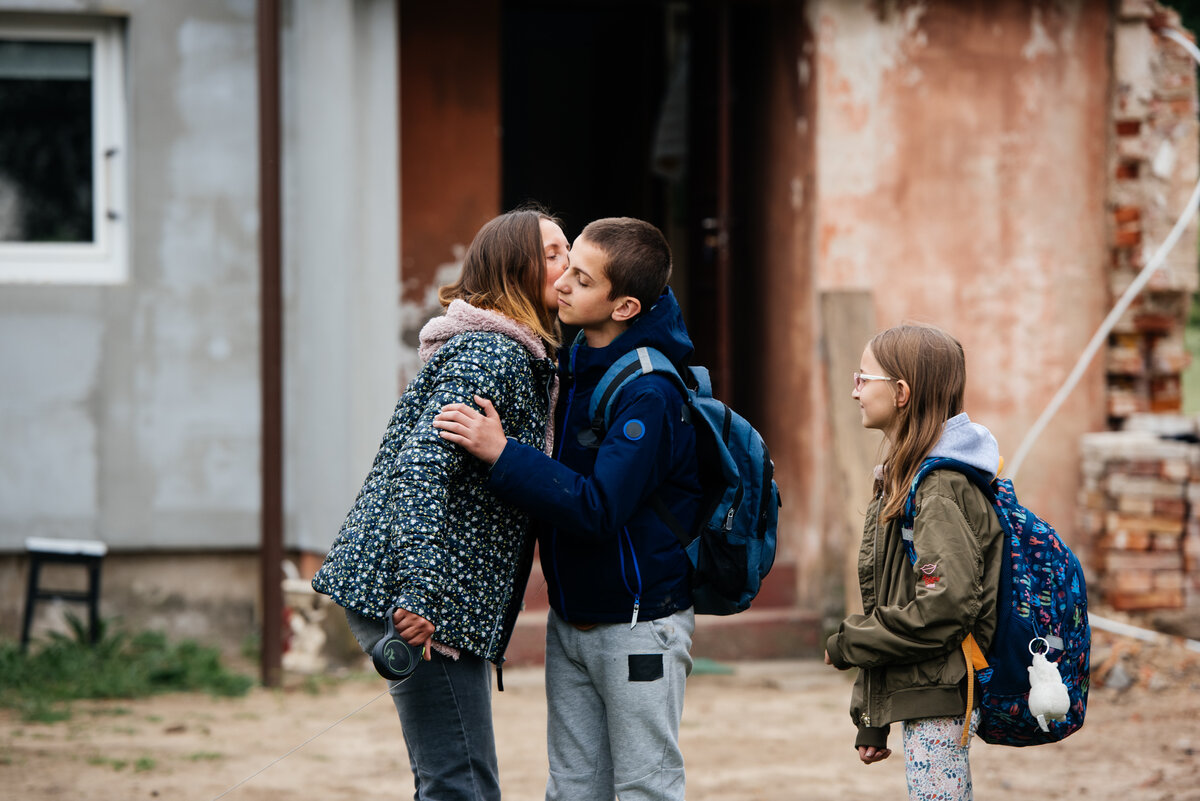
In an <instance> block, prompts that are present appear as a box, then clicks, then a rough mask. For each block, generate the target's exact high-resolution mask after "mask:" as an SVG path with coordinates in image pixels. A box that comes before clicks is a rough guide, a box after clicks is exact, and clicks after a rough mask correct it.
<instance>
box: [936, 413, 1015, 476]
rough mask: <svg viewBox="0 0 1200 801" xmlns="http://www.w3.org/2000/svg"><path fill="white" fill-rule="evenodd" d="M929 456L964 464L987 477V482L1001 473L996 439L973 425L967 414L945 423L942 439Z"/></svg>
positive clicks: (978, 426) (986, 431)
mask: <svg viewBox="0 0 1200 801" xmlns="http://www.w3.org/2000/svg"><path fill="white" fill-rule="evenodd" d="M929 455H930V456H931V457H934V456H940V457H945V458H949V459H956V460H958V461H960V462H964V463H965V464H969V465H970V466H971V467H974V468H975V469H976V470H979V471H981V472H983V473H986V474H987V476H988V478H995V477H996V475H997V474H998V473H999V472H1000V446H999V445H998V444H997V443H996V438H995V437H993V436H992V432H991V431H988V430H987V429H986V428H985V427H983V426H981V425H979V423H972V422H971V418H969V417H967V413H966V412H963V413H962V414H957V415H955V416H954V417H951V418H950V419H949V420H947V421H946V422H945V424H944V426H943V427H942V437H941V439H939V440H938V441H937V444H936V445H934V446H933V450H932V451H930V452H929Z"/></svg>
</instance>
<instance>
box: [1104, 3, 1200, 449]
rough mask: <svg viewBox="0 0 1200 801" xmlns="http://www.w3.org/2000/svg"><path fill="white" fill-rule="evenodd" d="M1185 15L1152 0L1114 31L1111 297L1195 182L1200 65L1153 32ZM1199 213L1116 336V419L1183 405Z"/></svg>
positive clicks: (1126, 9)
mask: <svg viewBox="0 0 1200 801" xmlns="http://www.w3.org/2000/svg"><path fill="white" fill-rule="evenodd" d="M1156 25H1168V26H1171V27H1174V28H1178V27H1179V17H1178V15H1177V14H1176V13H1175V12H1174V11H1171V10H1169V9H1165V8H1163V7H1162V6H1161V5H1159V4H1157V3H1153V2H1146V1H1145V0H1125V2H1123V3H1122V4H1121V7H1120V10H1119V16H1118V19H1117V21H1116V24H1115V31H1114V54H1113V82H1114V86H1113V95H1112V103H1113V106H1112V117H1111V120H1112V122H1111V124H1112V142H1113V145H1112V148H1111V166H1112V172H1111V176H1112V180H1111V183H1110V192H1109V209H1108V211H1109V218H1108V219H1109V232H1110V236H1109V242H1110V254H1111V271H1110V274H1109V284H1110V288H1111V291H1112V297H1113V299H1114V301H1115V299H1116V298H1117V297H1119V296H1120V295H1121V293H1123V292H1124V291H1125V289H1126V288H1127V287H1128V286H1129V284H1130V283H1131V282H1132V281H1133V279H1134V277H1135V276H1136V275H1137V273H1138V272H1139V271H1140V270H1141V269H1142V268H1143V267H1144V266H1145V265H1146V264H1147V263H1148V262H1149V261H1150V259H1151V258H1152V257H1153V255H1154V251H1155V250H1156V249H1157V248H1158V246H1159V245H1160V244H1161V243H1162V242H1163V240H1165V239H1166V237H1167V235H1168V233H1169V232H1170V230H1171V228H1172V226H1173V225H1174V224H1175V221H1176V219H1177V218H1178V216H1179V213H1180V212H1181V211H1182V209H1183V208H1184V206H1185V205H1186V204H1187V199H1188V197H1189V196H1190V194H1191V191H1192V188H1193V186H1194V185H1195V182H1196V180H1197V121H1196V110H1197V100H1196V79H1195V75H1196V64H1195V62H1194V61H1193V60H1192V58H1191V56H1189V55H1188V54H1187V53H1186V52H1185V51H1184V49H1183V48H1182V47H1180V46H1179V45H1178V44H1176V43H1175V42H1172V41H1170V40H1169V39H1165V38H1163V37H1161V36H1158V35H1157V34H1155V33H1154V30H1153V28H1154V26H1156ZM1196 237H1197V226H1196V221H1195V220H1193V221H1192V223H1191V225H1190V226H1189V227H1188V229H1187V230H1186V231H1185V233H1184V235H1183V237H1182V238H1181V239H1180V240H1179V243H1178V244H1177V245H1176V246H1175V248H1174V249H1173V250H1172V252H1171V254H1170V255H1169V256H1168V258H1167V260H1166V263H1165V265H1164V266H1163V267H1162V268H1160V269H1159V270H1158V271H1156V272H1155V274H1154V276H1153V278H1152V279H1151V281H1150V283H1149V285H1148V286H1147V288H1146V290H1145V291H1143V292H1142V294H1141V296H1140V297H1139V298H1138V299H1137V300H1135V301H1134V303H1133V305H1132V306H1131V307H1130V308H1129V310H1128V311H1127V312H1126V313H1125V315H1124V316H1123V318H1122V319H1121V320H1120V321H1119V322H1118V324H1117V326H1116V328H1114V330H1113V332H1112V334H1111V335H1110V338H1109V350H1108V362H1107V374H1108V414H1109V421H1110V425H1111V427H1113V428H1119V427H1120V426H1121V423H1122V421H1123V420H1124V419H1125V418H1127V417H1128V416H1129V415H1131V414H1136V413H1139V412H1179V411H1180V410H1181V409H1182V402H1183V398H1182V387H1181V382H1180V375H1181V373H1182V372H1183V370H1184V368H1185V367H1187V365H1188V362H1189V356H1188V353H1187V348H1186V347H1185V346H1184V338H1183V333H1184V327H1185V325H1186V321H1187V315H1188V310H1189V306H1190V301H1191V296H1192V293H1193V292H1195V291H1196V287H1197V271H1196V247H1197V239H1196Z"/></svg>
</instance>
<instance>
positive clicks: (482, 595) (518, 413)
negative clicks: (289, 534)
mask: <svg viewBox="0 0 1200 801" xmlns="http://www.w3.org/2000/svg"><path fill="white" fill-rule="evenodd" d="M420 354H421V357H422V359H424V360H425V365H424V367H422V369H421V371H420V372H419V373H418V374H417V376H416V378H414V379H413V380H412V382H411V383H410V384H409V386H408V388H407V389H406V390H405V392H404V394H403V395H402V396H401V397H400V400H399V402H398V403H397V404H396V410H395V412H394V413H393V415H392V419H391V422H390V423H389V424H388V427H387V432H386V433H385V434H384V437H383V443H382V444H381V445H380V447H379V452H378V454H377V455H376V457H375V461H374V464H373V465H372V467H371V471H370V473H369V474H368V475H367V478H366V481H365V483H364V484H363V487H362V489H361V490H360V491H359V493H358V497H357V498H356V499H355V501H354V505H353V507H352V508H351V510H350V513H349V515H348V516H347V517H346V521H345V522H344V523H343V524H342V528H341V530H340V531H339V532H338V535H337V538H336V539H335V540H334V542H333V545H332V546H331V548H330V550H329V554H328V555H327V556H326V558H325V562H324V564H323V565H322V566H321V568H320V570H318V571H317V574H316V576H315V577H314V578H313V581H312V586H313V588H314V589H315V590H317V592H321V593H325V594H327V595H329V596H331V597H332V598H333V600H334V601H335V602H337V603H338V604H339V605H341V606H343V607H345V608H347V609H351V610H353V611H355V612H357V613H359V614H360V615H363V616H365V617H370V618H382V617H383V616H384V615H385V614H387V612H388V609H389V608H391V607H393V606H398V607H401V608H403V609H407V610H409V611H412V612H415V613H417V614H418V615H420V616H422V617H424V618H426V619H427V620H429V621H430V622H432V623H433V624H434V626H435V633H434V638H435V639H436V640H437V641H438V642H439V643H441V644H443V645H446V646H450V647H452V648H462V649H466V650H467V651H470V652H471V653H474V654H477V655H479V656H481V657H483V658H484V659H488V660H490V661H492V662H495V663H497V664H499V663H501V662H502V661H503V655H504V650H505V648H506V647H507V645H508V640H509V638H510V637H511V635H512V627H513V624H514V623H515V620H516V615H517V611H518V610H519V608H520V605H521V599H522V596H523V595H524V591H525V583H526V581H527V580H528V578H529V568H530V565H531V564H532V558H533V537H532V536H531V535H530V531H529V521H528V518H527V516H526V515H525V514H524V513H522V512H519V511H518V510H517V509H516V508H514V507H512V506H509V505H508V504H504V503H501V502H500V501H499V500H497V499H496V498H495V497H494V496H493V495H492V494H491V492H490V491H488V489H487V488H486V484H487V470H488V466H487V465H485V464H483V463H482V462H480V461H479V460H477V459H475V458H473V457H471V456H470V455H469V454H467V453H466V452H465V451H464V450H462V448H461V447H459V446H457V445H452V444H451V443H448V442H446V441H445V440H443V439H442V438H441V437H440V436H438V433H437V430H436V429H434V428H433V426H432V421H433V417H434V416H435V415H436V414H437V413H438V411H439V410H440V409H441V408H442V406H444V405H446V404H447V403H455V402H459V403H466V404H472V405H473V401H472V399H471V398H472V396H473V395H480V396H483V397H486V398H488V399H489V400H491V401H492V403H493V404H494V405H495V407H496V410H497V411H498V412H499V414H500V418H501V419H502V420H503V421H504V430H505V433H506V434H508V435H509V436H511V437H514V438H516V439H517V440H518V441H520V442H522V443H524V444H527V445H532V446H534V447H540V448H543V449H544V450H546V452H547V453H549V452H550V449H551V447H552V444H553V443H552V439H553V422H552V417H551V414H550V412H551V410H552V409H553V405H554V401H555V396H556V394H557V383H556V378H555V371H554V363H553V361H551V359H550V358H548V354H547V351H546V346H545V343H543V342H542V340H541V339H539V338H538V337H537V336H536V335H535V334H534V333H533V332H532V331H531V330H530V329H528V328H527V327H525V326H522V325H520V324H518V323H516V322H515V321H513V320H511V319H510V318H508V317H505V316H504V315H502V314H499V313H497V312H493V311H487V310H483V309H478V308H475V307H473V306H470V305H469V304H467V303H465V302H464V301H461V300H456V301H454V302H452V303H451V305H450V307H449V308H448V309H447V311H446V314H445V315H444V316H441V317H436V318H434V319H433V320H431V321H430V322H429V323H427V324H426V325H425V327H424V328H422V330H421V349H420Z"/></svg>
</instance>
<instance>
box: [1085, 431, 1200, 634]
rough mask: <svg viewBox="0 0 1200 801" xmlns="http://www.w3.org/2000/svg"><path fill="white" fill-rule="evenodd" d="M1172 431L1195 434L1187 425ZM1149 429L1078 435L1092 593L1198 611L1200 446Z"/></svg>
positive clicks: (1117, 601)
mask: <svg viewBox="0 0 1200 801" xmlns="http://www.w3.org/2000/svg"><path fill="white" fill-rule="evenodd" d="M1161 420H1162V421H1163V422H1172V423H1177V425H1176V427H1175V430H1174V431H1172V432H1170V433H1172V434H1175V435H1178V434H1186V435H1190V436H1194V435H1195V428H1194V423H1191V422H1189V421H1186V420H1183V419H1182V418H1170V417H1162V418H1161ZM1131 422H1132V424H1133V425H1134V426H1135V427H1142V426H1144V427H1145V428H1147V429H1150V430H1138V431H1109V432H1102V433H1097V434H1089V435H1087V436H1085V437H1084V438H1083V443H1082V451H1083V485H1082V488H1081V490H1080V503H1079V505H1080V516H1079V530H1080V531H1081V532H1082V533H1084V534H1085V537H1084V542H1083V544H1082V546H1081V548H1082V551H1083V553H1081V554H1080V556H1082V557H1083V559H1084V562H1085V564H1087V565H1089V570H1088V572H1089V574H1090V575H1089V578H1090V580H1091V582H1092V583H1091V587H1092V589H1093V591H1096V590H1098V591H1099V595H1100V596H1101V597H1103V599H1104V601H1105V602H1106V603H1107V604H1109V605H1110V606H1112V607H1113V608H1114V609H1119V610H1123V611H1142V610H1149V609H1183V608H1188V609H1200V445H1197V444H1195V443H1193V442H1184V441H1179V440H1175V439H1164V438H1163V437H1162V436H1161V430H1162V428H1163V426H1162V425H1161V424H1155V422H1154V421H1153V418H1151V417H1150V416H1140V417H1135V418H1132V419H1131Z"/></svg>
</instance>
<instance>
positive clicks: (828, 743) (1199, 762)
mask: <svg viewBox="0 0 1200 801" xmlns="http://www.w3.org/2000/svg"><path fill="white" fill-rule="evenodd" d="M725 667H729V668H732V669H733V672H732V673H730V674H721V673H718V672H699V673H697V674H694V675H693V677H692V679H691V680H690V681H689V684H688V695H687V702H686V709H685V713H684V719H683V730H682V741H683V749H684V754H685V757H686V759H687V766H688V767H687V770H688V797H689V798H690V799H692V800H693V801H709V800H715V799H733V800H735V801H781V800H782V799H812V800H813V801H823V800H824V799H828V800H829V801H833V800H834V799H837V800H838V801H843V800H844V799H861V798H870V799H885V798H888V799H901V798H904V797H905V790H904V765H903V760H902V757H901V755H900V754H899V752H898V751H897V753H895V754H894V755H893V757H892V758H891V759H890V760H888V761H887V762H884V763H881V764H877V765H872V766H869V767H868V766H864V765H862V764H860V763H859V762H858V760H857V757H856V755H855V752H854V751H853V749H852V748H851V745H852V743H853V731H852V729H851V726H850V723H849V718H848V715H847V714H846V705H847V699H848V694H849V691H850V684H849V682H850V678H851V674H850V673H838V672H837V671H835V670H833V669H832V668H828V667H826V666H824V665H822V664H820V663H819V662H817V661H804V660H802V661H773V662H745V663H734V664H731V665H727V666H725ZM1114 669H1115V670H1114ZM1093 675H1094V676H1095V677H1100V676H1101V675H1103V676H1104V677H1106V678H1108V679H1110V680H1111V683H1112V684H1113V685H1118V686H1119V685H1129V686H1127V687H1125V689H1116V687H1115V686H1096V687H1094V689H1093V690H1092V693H1091V697H1090V702H1089V706H1088V718H1087V723H1086V724H1085V726H1084V727H1083V729H1082V730H1080V731H1079V732H1078V733H1076V734H1075V735H1073V736H1072V737H1071V738H1069V739H1068V740H1066V741H1064V742H1062V743H1059V744H1056V745H1046V746H1039V747H1035V748H1024V749H1018V748H1004V747H999V746H991V745H987V744H985V743H982V742H979V741H974V742H973V745H972V757H971V762H972V770H973V773H974V778H975V787H976V791H977V797H978V798H980V799H987V800H991V801H1017V800H1018V799H1019V800H1020V801H1031V800H1032V799H1066V798H1072V799H1074V798H1086V799H1095V800H1097V801H1104V800H1106V799H1111V801H1118V800H1119V801H1131V800H1132V801H1142V800H1143V799H1145V800H1146V801H1200V756H1198V755H1197V752H1198V751H1200V654H1196V653H1193V652H1189V651H1185V650H1183V649H1182V648H1181V647H1179V646H1170V647H1168V646H1155V647H1153V648H1150V647H1142V646H1129V645H1127V644H1124V643H1121V644H1117V645H1115V646H1114V645H1113V644H1112V643H1097V644H1096V645H1095V646H1094V647H1093ZM1118 679H1119V680H1118ZM504 680H505V691H504V692H503V693H496V694H495V696H494V698H495V702H494V703H495V717H496V725H497V739H498V748H499V752H500V768H501V781H502V784H503V790H504V796H505V798H506V799H510V800H511V801H525V800H526V799H530V800H532V799H540V798H541V797H542V791H543V789H544V784H545V777H546V759H545V753H544V745H543V726H544V720H545V710H546V707H545V699H544V696H543V684H542V679H541V674H540V669H537V668H520V669H509V670H506V671H505V672H504ZM1097 683H1099V682H1097ZM383 689H384V687H383V682H382V680H380V679H378V678H376V677H375V676H374V675H373V674H367V673H365V672H364V673H356V674H353V675H351V676H349V677H346V678H344V679H341V680H338V681H335V682H324V683H321V684H319V685H317V686H316V687H314V686H313V683H312V682H311V681H309V682H305V681H302V680H299V679H289V681H288V682H287V686H286V687H285V688H284V689H281V690H264V689H257V690H254V691H252V692H251V693H250V694H249V695H248V696H246V697H244V698H236V699H212V698H209V697H207V696H201V695H169V696H162V697H157V698H149V699H144V700H136V701H106V702H90V703H79V704H77V705H76V706H75V714H74V717H73V719H71V720H69V721H65V722H62V723H55V724H32V723H25V722H22V721H20V720H18V719H17V718H16V717H14V716H13V715H12V713H11V712H0V798H3V799H12V800H13V801H16V800H17V799H19V800H20V801H48V800H49V799H96V800H97V801H100V800H104V801H135V800H136V799H171V800H174V799H203V800H204V801H208V800H209V799H217V798H223V799H228V801H267V800H268V799H270V801H275V800H276V799H285V798H286V799H289V801H302V800H303V799H320V800H321V801H340V800H342V799H345V801H363V799H366V798H383V797H386V798H409V797H411V788H412V784H411V778H410V774H409V771H408V766H407V761H406V758H405V755H404V746H403V741H402V740H401V735H400V726H399V723H398V722H397V720H396V716H395V711H394V709H393V708H392V705H391V702H390V699H389V698H388V697H387V696H386V694H382V692H383ZM339 721H340V722H339ZM335 723H336V725H333V728H332V729H329V728H328V727H330V726H331V725H332V724H335ZM327 729H328V730H327ZM322 732H323V733H322ZM318 735H319V736H318ZM314 738H315V739H314ZM893 745H894V746H896V747H897V748H898V745H899V742H898V733H896V732H894V733H893ZM301 746H302V747H301ZM293 750H294V752H293V753H291V754H290V755H289V756H286V757H285V758H283V759H281V760H279V761H275V760H277V759H278V758H279V757H281V756H283V755H284V754H288V752H289V751H293ZM268 765H269V767H267V766H268ZM264 767H265V768H266V769H265V770H263V768H264ZM258 771H261V772H259V773H257V775H254V774H256V772H258ZM252 775H253V778H249V780H248V781H245V782H244V783H242V784H240V785H239V782H242V781H243V780H246V779H247V778H248V777H251V776H252ZM231 788H232V789H231Z"/></svg>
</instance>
